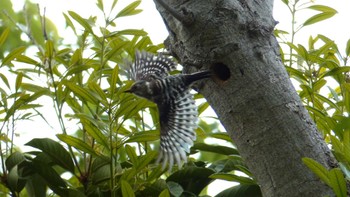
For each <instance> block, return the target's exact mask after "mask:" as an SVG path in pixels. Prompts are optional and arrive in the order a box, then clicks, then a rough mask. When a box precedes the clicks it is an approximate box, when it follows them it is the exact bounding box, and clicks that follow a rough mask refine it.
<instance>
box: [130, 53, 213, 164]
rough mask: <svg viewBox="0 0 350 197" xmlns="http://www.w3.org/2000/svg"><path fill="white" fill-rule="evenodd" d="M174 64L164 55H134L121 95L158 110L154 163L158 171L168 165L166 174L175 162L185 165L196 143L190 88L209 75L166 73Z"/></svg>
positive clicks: (206, 73)
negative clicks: (129, 79) (127, 86)
mask: <svg viewBox="0 0 350 197" xmlns="http://www.w3.org/2000/svg"><path fill="white" fill-rule="evenodd" d="M176 65H177V64H176V63H175V62H174V61H172V60H171V59H170V58H168V57H166V56H164V55H161V54H160V55H158V56H156V55H153V54H151V53H148V52H145V51H143V52H136V56H135V61H134V63H133V64H132V66H131V77H132V79H133V80H135V83H134V84H133V85H132V86H131V88H130V89H129V90H127V91H125V92H129V93H133V94H135V95H137V96H139V97H143V98H146V99H148V100H150V101H152V102H154V103H156V104H157V106H158V112H159V119H160V120H159V122H160V152H159V156H158V159H157V161H156V163H159V162H160V161H161V160H162V163H163V165H162V168H163V169H165V167H166V165H167V164H169V171H170V170H171V169H172V167H173V165H174V163H175V162H176V163H177V165H178V167H179V169H180V168H181V166H182V163H183V162H185V163H186V162H187V156H186V153H189V152H190V147H191V146H193V141H194V140H196V133H195V131H194V130H195V129H196V128H197V121H198V111H197V106H196V104H195V101H194V100H193V95H192V94H191V93H190V89H191V85H192V84H193V83H194V82H195V81H198V80H201V79H205V78H209V77H211V72H210V71H201V72H196V73H193V74H177V75H170V74H169V73H170V72H171V71H173V70H174V69H175V68H176Z"/></svg>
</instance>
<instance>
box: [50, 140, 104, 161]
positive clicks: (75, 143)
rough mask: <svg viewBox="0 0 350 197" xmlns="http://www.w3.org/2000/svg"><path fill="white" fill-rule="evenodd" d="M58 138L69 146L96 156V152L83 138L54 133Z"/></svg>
mask: <svg viewBox="0 0 350 197" xmlns="http://www.w3.org/2000/svg"><path fill="white" fill-rule="evenodd" d="M56 136H57V138H58V139H60V140H61V141H62V142H64V143H66V144H67V145H69V146H72V147H74V148H76V149H78V150H81V151H83V152H84V153H88V154H90V155H92V156H96V157H97V156H98V154H97V153H96V152H95V150H94V149H93V148H92V147H91V145H89V144H87V143H86V142H84V141H83V140H81V139H79V138H76V137H73V136H70V135H66V134H57V135H56Z"/></svg>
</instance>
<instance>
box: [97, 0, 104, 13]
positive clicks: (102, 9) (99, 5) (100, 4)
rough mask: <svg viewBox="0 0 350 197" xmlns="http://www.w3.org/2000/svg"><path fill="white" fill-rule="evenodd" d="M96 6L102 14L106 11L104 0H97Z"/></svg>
mask: <svg viewBox="0 0 350 197" xmlns="http://www.w3.org/2000/svg"><path fill="white" fill-rule="evenodd" d="M96 5H97V7H98V8H99V9H100V10H101V11H102V12H103V11H104V7H103V0H97V3H96Z"/></svg>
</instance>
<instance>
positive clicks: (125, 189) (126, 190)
mask: <svg viewBox="0 0 350 197" xmlns="http://www.w3.org/2000/svg"><path fill="white" fill-rule="evenodd" d="M120 183H121V187H122V196H127V197H134V196H135V193H134V191H133V190H132V188H131V186H130V185H129V183H128V182H127V181H124V180H121V181H120Z"/></svg>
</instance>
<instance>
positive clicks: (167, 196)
mask: <svg viewBox="0 0 350 197" xmlns="http://www.w3.org/2000/svg"><path fill="white" fill-rule="evenodd" d="M159 197H170V193H169V190H168V189H164V190H163V191H162V192H161V193H160V194H159Z"/></svg>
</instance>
